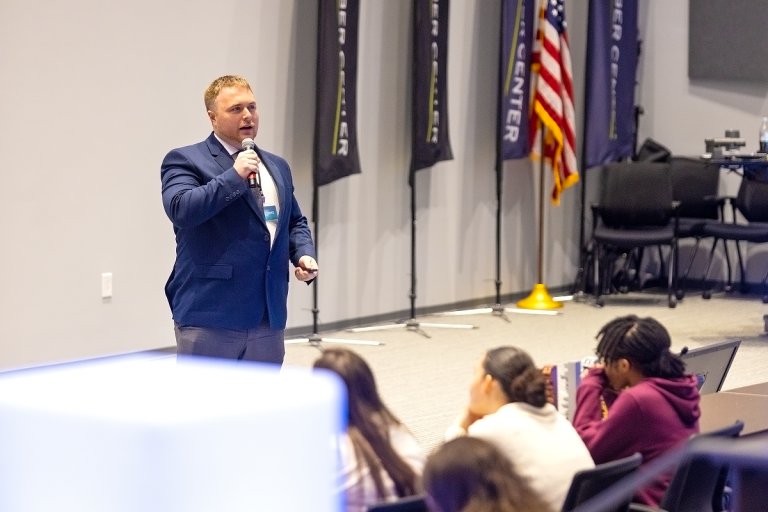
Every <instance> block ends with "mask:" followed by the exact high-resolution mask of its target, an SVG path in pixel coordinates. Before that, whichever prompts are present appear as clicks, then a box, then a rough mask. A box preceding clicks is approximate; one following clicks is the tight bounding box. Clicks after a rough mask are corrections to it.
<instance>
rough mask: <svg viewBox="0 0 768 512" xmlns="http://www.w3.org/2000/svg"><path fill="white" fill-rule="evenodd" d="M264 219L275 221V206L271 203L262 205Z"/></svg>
mask: <svg viewBox="0 0 768 512" xmlns="http://www.w3.org/2000/svg"><path fill="white" fill-rule="evenodd" d="M264 220H266V221H267V222H269V221H271V220H273V221H275V222H277V208H276V207H275V205H273V204H265V205H264Z"/></svg>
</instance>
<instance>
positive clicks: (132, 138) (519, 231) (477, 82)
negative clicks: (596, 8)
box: [0, 0, 754, 368]
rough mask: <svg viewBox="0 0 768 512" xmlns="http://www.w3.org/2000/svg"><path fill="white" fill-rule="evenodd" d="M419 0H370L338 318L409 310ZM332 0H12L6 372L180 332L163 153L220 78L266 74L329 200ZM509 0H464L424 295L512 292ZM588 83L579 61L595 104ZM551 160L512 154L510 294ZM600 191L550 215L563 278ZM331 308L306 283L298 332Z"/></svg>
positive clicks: (183, 135)
mask: <svg viewBox="0 0 768 512" xmlns="http://www.w3.org/2000/svg"><path fill="white" fill-rule="evenodd" d="M411 3H412V2H411V0H363V1H362V2H361V4H362V7H361V21H360V34H361V36H360V57H359V85H358V98H359V99H358V101H359V107H358V110H359V114H358V115H359V124H360V133H359V144H360V156H361V162H362V167H363V174H362V175H358V176H352V177H349V178H346V179H344V180H341V181H338V182H336V183H333V184H331V185H328V186H325V187H323V189H322V190H321V194H320V199H321V209H320V222H321V225H320V228H321V233H320V234H321V237H320V240H319V243H320V266H321V277H320V280H319V283H320V308H321V321H324V322H326V323H327V322H335V321H342V320H346V319H354V318H361V317H366V316H372V315H382V314H387V313H393V312H397V311H402V310H405V309H407V308H408V307H409V301H408V292H409V286H410V254H409V251H410V211H409V204H410V203H409V188H408V186H407V168H408V165H409V158H410V156H409V155H410V133H409V132H410V114H409V108H410V99H409V95H410V93H409V91H410V85H409V84H410V82H409V80H410V69H409V68H410V46H411V42H410V41H411V38H410V20H411ZM316 5H317V4H316V0H280V1H275V0H272V1H270V0H261V1H259V0H249V1H246V0H219V1H217V2H208V1H202V0H186V1H180V0H166V1H164V2H156V1H150V0H114V1H111V2H107V3H105V2H101V1H98V0H79V1H74V0H65V1H60V2H51V1H48V2H45V3H43V4H40V3H35V2H27V1H23V0H4V1H3V2H2V3H0V112H2V115H1V116H0V135H1V136H2V137H1V138H0V140H2V151H0V177H1V178H2V185H1V186H2V201H0V240H2V242H1V243H2V250H1V251H0V368H15V367H22V366H28V365H35V364H40V363H45V362H51V361H59V360H68V359H77V358H83V357H90V356H96V355H106V354H113V353H119V352H125V351H132V350H141V349H149V348H156V347H165V346H171V345H173V344H174V340H173V332H172V324H171V318H170V311H169V308H168V305H167V303H166V301H165V297H164V295H163V285H164V283H165V280H166V278H167V276H168V274H169V273H170V270H171V267H172V265H173V259H174V241H173V231H172V228H171V224H170V222H169V221H168V219H167V218H166V217H165V214H164V212H163V209H162V204H161V200H160V179H159V166H160V162H161V160H162V158H163V156H164V155H165V153H166V152H167V151H168V150H170V149H171V148H174V147H178V146H181V145H187V144H191V143H195V142H198V141H200V140H202V139H204V138H205V137H206V136H207V135H208V133H209V131H210V125H209V123H208V121H207V118H206V115H205V110H204V108H203V102H202V93H203V90H204V89H205V87H206V86H207V85H208V83H209V82H210V81H211V80H212V79H213V78H215V77H217V76H219V75H222V74H227V73H236V74H242V75H244V76H245V77H246V78H248V79H249V81H250V82H251V83H252V85H253V86H254V89H255V92H256V95H257V100H258V102H259V108H260V113H261V126H260V132H259V135H258V138H257V142H258V144H259V145H260V146H261V147H264V148H265V149H268V150H270V151H274V152H276V153H278V154H281V155H283V156H285V157H286V158H287V159H288V161H289V162H290V163H291V164H292V167H293V172H294V179H295V182H296V185H297V187H298V199H299V202H300V204H301V205H302V207H303V209H304V212H305V214H306V215H307V216H308V217H309V216H310V214H311V183H312V181H311V150H312V133H313V119H314V101H315V100H314V94H315V89H314V81H315V77H314V68H315V44H316V16H317V13H316V10H317V7H316ZM576 5H577V7H573V8H571V10H572V11H576V12H572V13H569V16H570V18H569V21H570V30H571V36H572V39H573V40H574V41H575V42H574V53H573V54H574V62H575V67H576V68H577V69H578V68H579V67H582V68H583V64H582V63H581V62H582V60H583V57H582V58H579V57H578V55H579V54H580V55H582V56H583V40H584V35H583V32H584V30H585V27H586V9H585V8H583V7H582V6H581V4H578V3H577V4H576ZM499 11H500V7H499V5H498V2H490V1H488V0H466V1H454V2H453V5H452V13H451V26H450V51H451V53H450V62H449V100H450V125H451V139H452V144H453V150H454V154H455V159H454V160H453V161H450V162H444V163H440V164H438V165H436V166H435V167H434V169H432V170H424V171H420V172H419V173H418V176H417V180H416V181H417V187H418V188H417V191H418V242H417V246H418V266H417V275H418V278H419V280H418V287H417V293H418V303H417V304H418V306H436V305H441V304H452V303H456V302H460V301H467V300H476V299H483V298H490V297H493V296H494V293H495V288H494V285H493V279H494V278H495V259H494V247H495V245H494V244H495V242H494V240H495V238H494V236H495V208H496V202H495V190H494V184H495V179H494V144H493V138H494V136H495V128H494V119H495V114H494V104H495V96H496V82H495V80H496V79H495V77H496V74H497V71H496V60H497V51H498V49H497V47H498V44H497V41H498V30H499V27H498V25H499V22H498V19H499ZM578 40H581V41H582V49H581V50H580V49H579V48H578V44H577V43H576V41H578ZM579 52H581V53H579ZM580 83H581V81H580V79H579V78H578V76H577V84H576V86H577V98H581V97H583V91H582V90H581V88H580V87H581V86H580ZM647 107H650V105H648V106H647ZM752 124H754V123H752ZM729 126H730V125H729ZM718 130H719V131H721V129H720V128H719V127H718ZM537 176H538V169H534V168H533V167H532V166H531V165H530V164H529V163H527V162H525V161H522V162H521V161H518V162H508V163H506V164H505V169H504V194H503V218H504V220H503V227H504V229H503V231H504V235H503V247H502V281H503V283H504V285H503V290H502V292H503V293H505V294H509V293H512V292H520V291H526V290H529V289H530V288H531V287H532V285H533V284H535V281H536V275H535V274H536V220H535V219H536V217H535V216H536V201H535V197H536V195H535V183H537V181H538V180H537ZM547 177H548V178H549V173H548V174H547ZM550 186H551V185H550V184H549V181H548V184H547V189H549V187H550ZM578 196H579V194H578V190H577V188H575V187H574V188H573V189H570V190H568V191H567V192H566V194H565V197H564V201H563V205H562V206H561V207H560V208H554V209H553V208H548V210H547V211H548V221H547V238H548V239H549V240H550V241H551V242H550V243H548V246H547V250H546V265H545V268H546V270H545V273H546V275H545V282H546V284H547V285H549V286H550V287H556V286H561V285H565V284H567V283H569V282H570V281H571V280H572V279H573V277H574V274H575V263H576V262H575V258H576V254H577V251H576V245H577V238H578V220H577V216H576V215H574V212H576V211H578ZM102 272H112V273H113V274H114V297H113V298H112V299H108V300H103V299H102V298H101V296H100V275H101V273H102ZM311 304H312V302H311V288H310V287H306V286H303V285H301V284H300V283H298V282H294V284H293V285H292V287H291V293H290V297H289V310H290V316H289V324H288V326H289V327H293V328H296V327H301V326H308V325H310V324H311V314H310V312H309V309H310V308H311Z"/></svg>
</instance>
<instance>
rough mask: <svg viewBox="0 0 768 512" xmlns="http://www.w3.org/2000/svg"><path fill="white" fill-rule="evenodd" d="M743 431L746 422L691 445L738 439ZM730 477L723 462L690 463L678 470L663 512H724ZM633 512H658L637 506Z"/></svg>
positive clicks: (702, 460)
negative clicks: (724, 499) (709, 439)
mask: <svg viewBox="0 0 768 512" xmlns="http://www.w3.org/2000/svg"><path fill="white" fill-rule="evenodd" d="M743 429H744V422H742V421H737V422H736V423H734V424H733V425H729V426H727V427H725V428H721V429H719V430H714V431H712V432H702V433H701V434H698V435H694V436H691V439H690V441H689V443H695V442H696V440H697V439H700V438H712V437H730V438H736V437H739V434H740V433H741V431H742V430H743ZM727 475H728V466H727V465H724V464H723V463H721V462H715V461H712V460H709V459H707V458H694V459H691V460H688V461H687V462H684V463H683V464H681V465H680V466H678V468H677V469H676V470H675V473H674V475H673V476H672V480H670V482H669V487H668V488H667V491H666V493H664V498H663V499H662V500H661V503H660V504H659V509H661V510H664V511H665V512H721V510H722V504H723V491H724V488H725V481H726V478H727ZM630 510H632V511H633V512H650V511H654V510H657V509H654V508H653V507H646V506H644V505H638V504H634V503H633V504H632V505H631V507H630Z"/></svg>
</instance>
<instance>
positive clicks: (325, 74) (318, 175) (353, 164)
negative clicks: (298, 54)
mask: <svg viewBox="0 0 768 512" xmlns="http://www.w3.org/2000/svg"><path fill="white" fill-rule="evenodd" d="M318 2H319V8H318V37H317V106H316V112H315V147H314V153H315V184H316V185H317V186H322V185H326V184H328V183H331V182H332V181H335V180H337V179H339V178H343V177H345V176H349V175H350V174H358V173H359V172H360V156H359V155H358V151H357V33H358V20H359V13H360V4H359V0H318Z"/></svg>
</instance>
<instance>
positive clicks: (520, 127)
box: [499, 0, 536, 160]
mask: <svg viewBox="0 0 768 512" xmlns="http://www.w3.org/2000/svg"><path fill="white" fill-rule="evenodd" d="M535 11H536V0H502V2H501V54H500V55H501V62H500V69H499V78H500V80H501V104H500V119H499V122H500V123H501V130H500V132H499V133H500V134H501V140H500V141H499V144H500V145H501V147H500V150H501V159H502V160H513V159H516V158H525V157H527V156H528V154H529V153H530V137H529V135H528V125H529V123H528V117H529V115H530V90H531V54H532V53H533V34H534V31H535V28H534V26H533V19H534V14H535Z"/></svg>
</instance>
